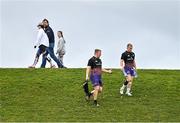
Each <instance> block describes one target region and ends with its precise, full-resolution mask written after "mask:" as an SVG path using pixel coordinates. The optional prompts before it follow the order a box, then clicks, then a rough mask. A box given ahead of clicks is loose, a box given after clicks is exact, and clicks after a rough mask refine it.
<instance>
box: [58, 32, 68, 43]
mask: <svg viewBox="0 0 180 123" xmlns="http://www.w3.org/2000/svg"><path fill="white" fill-rule="evenodd" d="M58 32H59V33H61V36H62V38H63V39H64V36H63V32H62V31H58ZM64 43H66V41H65V40H64Z"/></svg>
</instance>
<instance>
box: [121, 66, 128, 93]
mask: <svg viewBox="0 0 180 123" xmlns="http://www.w3.org/2000/svg"><path fill="white" fill-rule="evenodd" d="M129 73H130V71H129V70H128V68H124V70H123V74H124V76H125V81H124V82H123V85H122V87H121V88H120V94H124V89H125V88H126V87H127V84H128V79H127V76H128V74H129Z"/></svg>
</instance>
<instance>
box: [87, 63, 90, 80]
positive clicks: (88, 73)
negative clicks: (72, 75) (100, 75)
mask: <svg viewBox="0 0 180 123" xmlns="http://www.w3.org/2000/svg"><path fill="white" fill-rule="evenodd" d="M90 70H91V66H87V68H86V80H89V75H90Z"/></svg>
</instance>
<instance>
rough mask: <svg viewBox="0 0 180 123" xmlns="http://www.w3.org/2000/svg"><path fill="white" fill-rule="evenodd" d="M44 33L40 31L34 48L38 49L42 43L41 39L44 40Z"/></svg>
mask: <svg viewBox="0 0 180 123" xmlns="http://www.w3.org/2000/svg"><path fill="white" fill-rule="evenodd" d="M42 35H43V32H42V31H41V30H39V31H38V35H37V38H36V42H35V44H34V48H36V47H37V46H38V45H39V44H40V43H41V42H40V41H41V38H42Z"/></svg>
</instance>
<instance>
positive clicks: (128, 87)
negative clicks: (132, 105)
mask: <svg viewBox="0 0 180 123" xmlns="http://www.w3.org/2000/svg"><path fill="white" fill-rule="evenodd" d="M126 80H127V81H128V84H127V91H126V94H127V95H128V96H132V95H131V93H130V90H131V86H132V80H133V77H132V76H131V75H130V74H128V76H127V77H126Z"/></svg>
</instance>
